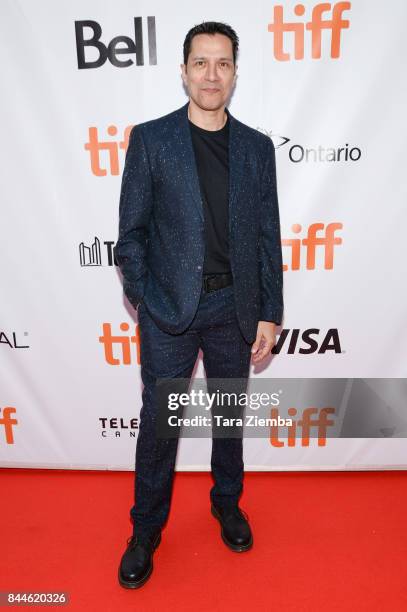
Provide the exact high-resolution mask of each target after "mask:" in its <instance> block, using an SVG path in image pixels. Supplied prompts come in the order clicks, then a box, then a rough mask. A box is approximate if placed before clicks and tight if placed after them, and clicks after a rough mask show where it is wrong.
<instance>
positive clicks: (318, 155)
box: [256, 127, 362, 164]
mask: <svg viewBox="0 0 407 612" xmlns="http://www.w3.org/2000/svg"><path fill="white" fill-rule="evenodd" d="M256 129H257V130H258V131H259V132H261V133H262V134H265V135H266V136H268V137H269V138H271V139H272V141H273V144H274V147H275V148H276V149H280V148H282V147H285V145H288V149H287V147H285V149H284V150H288V159H289V160H290V162H292V163H293V164H301V163H304V164H316V163H320V164H323V163H328V164H332V163H338V162H342V163H347V162H357V161H359V160H360V158H361V157H362V149H361V148H360V147H358V146H356V145H351V144H349V143H348V142H346V143H345V144H344V145H335V146H328V145H327V146H324V145H321V144H317V145H314V146H308V145H305V144H299V143H292V144H289V143H290V142H291V139H290V138H288V137H287V136H281V134H274V133H273V132H272V131H270V130H266V129H265V128H261V127H257V128H256Z"/></svg>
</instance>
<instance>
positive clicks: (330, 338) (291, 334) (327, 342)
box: [271, 328, 342, 355]
mask: <svg viewBox="0 0 407 612" xmlns="http://www.w3.org/2000/svg"><path fill="white" fill-rule="evenodd" d="M320 331H321V330H320V329H317V328H315V329H305V330H304V331H303V332H302V334H301V330H300V329H283V330H282V332H281V334H280V336H279V338H278V341H277V342H276V344H275V345H274V346H273V348H272V349H271V352H272V353H274V354H279V353H281V350H282V348H283V347H284V346H285V345H286V344H288V347H287V354H288V355H294V353H295V352H297V353H300V354H301V355H309V354H310V353H322V354H323V353H326V352H327V351H333V352H334V353H342V349H341V343H340V340H339V332H338V330H337V329H336V328H332V329H328V331H327V333H326V334H325V335H324V336H323V338H322V340H320V338H319V337H318V336H319V333H320ZM300 334H301V339H300V342H301V341H302V346H300V347H299V348H298V349H297V347H298V344H299V338H300ZM313 336H317V338H313Z"/></svg>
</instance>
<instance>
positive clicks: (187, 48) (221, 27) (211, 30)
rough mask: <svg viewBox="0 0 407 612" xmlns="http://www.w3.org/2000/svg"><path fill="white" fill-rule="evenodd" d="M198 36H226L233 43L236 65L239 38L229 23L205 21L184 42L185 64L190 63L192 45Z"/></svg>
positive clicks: (192, 30) (191, 31)
mask: <svg viewBox="0 0 407 612" xmlns="http://www.w3.org/2000/svg"><path fill="white" fill-rule="evenodd" d="M197 34H224V35H225V36H227V37H228V38H229V39H230V40H231V41H232V48H233V63H234V64H235V65H236V57H237V52H238V49H239V37H238V35H237V34H236V32H235V31H234V29H233V28H231V27H230V25H228V24H227V23H221V22H219V21H203V22H202V23H200V24H198V25H196V26H194V27H193V28H191V29H190V30H189V32H188V34H187V35H186V37H185V40H184V64H185V65H186V64H187V62H188V57H189V54H190V52H191V43H192V39H193V37H194V36H196V35H197Z"/></svg>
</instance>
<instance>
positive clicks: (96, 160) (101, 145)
mask: <svg viewBox="0 0 407 612" xmlns="http://www.w3.org/2000/svg"><path fill="white" fill-rule="evenodd" d="M132 127H133V126H132V125H129V126H127V127H126V129H125V130H124V137H123V140H119V141H115V140H101V139H100V138H99V133H98V129H97V127H90V128H89V132H88V134H89V140H88V142H86V143H85V144H84V148H85V150H86V151H89V156H90V167H91V171H92V174H94V175H95V176H106V175H107V173H108V172H109V174H111V175H112V176H117V175H119V174H120V164H119V149H122V150H123V151H124V152H126V151H127V147H128V145H129V137H130V132H131V129H132ZM117 131H118V130H117V127H116V126H115V125H109V127H108V128H107V133H108V134H109V136H116V135H117ZM102 151H106V152H107V160H105V161H106V164H105V165H104V167H102V160H101V152H102ZM106 168H107V169H106Z"/></svg>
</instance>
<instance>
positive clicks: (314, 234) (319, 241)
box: [281, 223, 343, 271]
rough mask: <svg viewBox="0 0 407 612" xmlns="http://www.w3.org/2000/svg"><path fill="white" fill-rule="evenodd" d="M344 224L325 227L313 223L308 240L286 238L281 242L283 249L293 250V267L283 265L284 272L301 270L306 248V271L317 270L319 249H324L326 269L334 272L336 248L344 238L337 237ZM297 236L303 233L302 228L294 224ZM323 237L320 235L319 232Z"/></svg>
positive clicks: (308, 231) (292, 227)
mask: <svg viewBox="0 0 407 612" xmlns="http://www.w3.org/2000/svg"><path fill="white" fill-rule="evenodd" d="M342 227H343V226H342V223H328V225H327V226H326V227H325V224H324V223H312V224H311V225H310V226H309V227H308V230H307V236H306V238H302V239H301V238H284V239H282V240H281V244H282V246H283V247H289V248H290V250H291V267H290V268H289V267H288V265H287V264H283V270H284V271H287V270H288V269H291V270H299V269H300V265H301V251H302V250H303V249H302V248H301V247H305V252H306V269H307V270H315V255H316V250H317V247H318V246H319V247H322V249H323V254H324V264H323V265H324V269H325V270H332V269H333V266H334V247H335V245H339V244H342V238H339V237H337V236H335V232H336V230H338V229H342ZM291 229H292V231H293V232H294V233H295V234H299V233H300V232H301V231H302V226H301V225H300V224H299V223H294V225H292V226H291ZM321 231H322V232H323V233H322V235H318V233H319V232H321Z"/></svg>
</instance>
